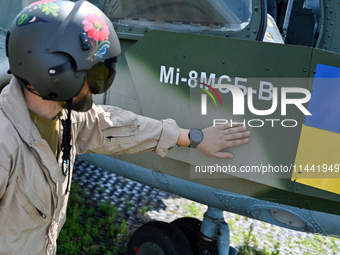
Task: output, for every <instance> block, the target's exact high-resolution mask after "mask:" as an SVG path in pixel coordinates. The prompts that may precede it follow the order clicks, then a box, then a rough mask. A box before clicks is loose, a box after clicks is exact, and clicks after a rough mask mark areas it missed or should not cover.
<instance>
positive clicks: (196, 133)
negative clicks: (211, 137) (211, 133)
mask: <svg viewBox="0 0 340 255" xmlns="http://www.w3.org/2000/svg"><path fill="white" fill-rule="evenodd" d="M202 138H203V134H202V131H201V130H197V129H193V130H191V132H190V139H191V140H192V141H194V142H201V141H202Z"/></svg>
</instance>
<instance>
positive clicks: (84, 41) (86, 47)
mask: <svg viewBox="0 0 340 255" xmlns="http://www.w3.org/2000/svg"><path fill="white" fill-rule="evenodd" d="M80 42H81V46H82V47H83V50H84V51H86V50H90V49H91V43H90V39H89V37H88V36H87V34H86V33H82V34H80Z"/></svg>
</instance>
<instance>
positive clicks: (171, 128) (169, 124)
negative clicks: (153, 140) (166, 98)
mask: <svg viewBox="0 0 340 255" xmlns="http://www.w3.org/2000/svg"><path fill="white" fill-rule="evenodd" d="M162 123H163V129H162V133H161V135H160V137H159V141H158V144H157V146H156V149H155V152H156V153H157V155H159V156H161V157H165V155H166V154H167V152H168V151H169V150H171V149H172V148H173V147H174V146H175V145H176V143H177V140H178V137H179V134H180V128H179V126H178V125H177V123H176V122H175V121H174V120H173V119H164V120H162Z"/></svg>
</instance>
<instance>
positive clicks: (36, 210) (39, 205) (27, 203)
mask: <svg viewBox="0 0 340 255" xmlns="http://www.w3.org/2000/svg"><path fill="white" fill-rule="evenodd" d="M15 195H17V201H16V206H17V208H18V209H20V211H21V212H23V211H25V212H26V213H27V216H28V217H31V220H34V221H35V220H37V222H38V223H44V222H45V220H46V219H47V208H46V206H45V205H44V203H43V202H42V201H41V200H40V198H38V197H37V195H36V194H35V193H34V192H33V191H32V190H31V188H30V187H29V185H28V184H27V183H26V182H25V181H24V180H22V179H21V178H20V177H17V181H16V189H15ZM25 218H26V217H25ZM27 220H29V218H28V219H27Z"/></svg>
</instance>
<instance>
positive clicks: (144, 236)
mask: <svg viewBox="0 0 340 255" xmlns="http://www.w3.org/2000/svg"><path fill="white" fill-rule="evenodd" d="M127 254H128V255H137V254H138V255H236V250H235V249H234V248H232V247H230V239H229V226H228V224H227V223H226V222H225V221H224V218H223V211H222V210H219V209H216V208H212V207H209V208H208V210H207V211H206V213H205V214H204V218H203V222H201V221H200V220H198V219H195V218H180V219H177V220H175V221H173V222H171V223H170V224H169V223H165V222H160V221H153V222H149V223H146V224H144V225H143V226H141V227H140V228H139V229H137V230H136V232H135V233H134V234H133V235H132V237H131V239H130V242H129V244H128V250H127Z"/></svg>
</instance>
